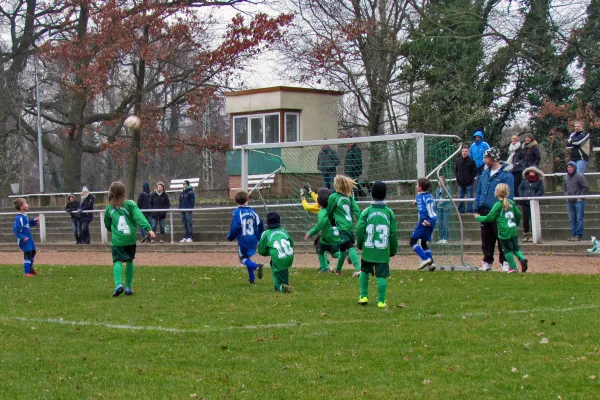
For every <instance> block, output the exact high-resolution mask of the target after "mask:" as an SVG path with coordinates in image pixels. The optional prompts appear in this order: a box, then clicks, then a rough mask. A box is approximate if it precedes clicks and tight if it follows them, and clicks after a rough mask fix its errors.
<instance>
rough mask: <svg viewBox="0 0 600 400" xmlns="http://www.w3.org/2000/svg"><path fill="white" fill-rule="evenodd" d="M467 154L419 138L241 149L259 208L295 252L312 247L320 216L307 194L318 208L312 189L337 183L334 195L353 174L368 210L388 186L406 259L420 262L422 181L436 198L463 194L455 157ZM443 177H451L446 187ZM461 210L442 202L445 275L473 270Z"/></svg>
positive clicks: (246, 184) (436, 243)
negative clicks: (341, 178)
mask: <svg viewBox="0 0 600 400" xmlns="http://www.w3.org/2000/svg"><path fill="white" fill-rule="evenodd" d="M460 149H461V141H460V139H459V138H458V137H457V136H454V135H436V134H420V133H414V134H402V135H385V136H379V137H360V138H349V139H333V140H318V141H309V142H295V143H278V144H258V145H246V146H242V148H241V171H242V175H241V182H242V187H243V188H246V189H247V190H248V191H250V192H251V193H250V195H251V198H252V199H253V200H252V206H253V207H254V208H255V209H257V211H259V212H261V214H262V213H263V212H264V214H263V215H264V216H266V213H267V212H270V211H277V212H278V213H279V214H280V215H281V223H282V226H283V227H285V229H286V230H287V231H288V232H289V233H290V234H291V235H292V237H293V238H294V239H295V241H296V247H303V246H304V247H305V249H306V250H309V251H310V250H311V249H310V247H312V241H310V242H307V241H304V235H305V234H306V232H308V231H309V230H310V229H311V228H312V227H313V226H314V225H315V224H316V222H317V216H316V214H314V213H310V212H307V211H305V210H304V209H303V207H302V204H301V198H300V194H301V189H302V190H303V191H304V192H305V196H306V200H307V202H308V203H311V204H312V203H315V201H314V200H313V199H312V198H311V196H310V195H309V194H308V193H307V192H308V191H307V189H308V188H310V189H312V190H313V191H314V192H316V191H317V190H318V189H319V188H321V187H324V186H326V185H327V184H329V183H330V184H331V189H332V190H333V177H334V176H335V175H336V174H343V175H346V176H349V177H351V178H353V179H355V180H356V181H357V182H358V186H357V189H356V191H355V192H354V196H355V199H356V200H357V202H358V205H359V207H360V208H361V210H362V209H365V208H366V207H367V206H368V205H369V203H370V202H371V195H370V188H371V185H372V184H373V183H374V182H375V181H378V180H380V181H383V182H385V183H386V185H387V198H386V202H387V204H388V206H389V207H390V208H391V209H392V210H393V211H394V213H395V215H396V219H397V221H398V240H399V254H400V255H404V258H407V257H406V255H409V254H410V255H411V256H412V257H413V258H410V260H412V261H414V262H415V263H416V262H417V258H416V257H415V256H414V253H412V249H411V248H410V246H409V245H408V242H409V240H410V235H411V233H412V231H413V229H414V227H415V225H416V222H417V219H418V215H417V211H416V209H415V207H414V206H413V201H414V199H415V196H416V181H417V178H419V177H427V178H429V179H430V180H431V181H432V182H431V183H432V186H431V189H430V192H431V193H432V195H434V197H437V198H438V199H441V200H443V199H448V198H450V197H452V194H455V193H456V190H455V184H454V182H453V178H454V174H453V166H454V157H456V155H457V154H459V153H460ZM440 177H444V178H446V179H447V182H446V185H444V184H443V183H441V182H440ZM453 186H454V189H453ZM438 189H439V190H438ZM436 193H437V196H436ZM456 205H457V204H454V203H453V202H452V201H448V200H446V201H436V210H435V211H436V213H437V214H438V223H437V226H436V228H435V231H434V235H433V240H432V242H431V244H430V247H431V248H432V250H433V254H434V261H435V264H436V266H437V267H438V268H437V269H438V270H440V269H441V270H444V269H448V268H453V269H458V270H464V269H471V267H467V266H466V265H465V264H464V260H463V250H462V242H463V233H464V229H463V226H462V221H461V219H460V215H459V214H458V212H457V208H456ZM261 209H262V210H261ZM355 224H356V221H355ZM312 250H313V251H314V249H312Z"/></svg>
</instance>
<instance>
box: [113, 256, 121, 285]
mask: <svg viewBox="0 0 600 400" xmlns="http://www.w3.org/2000/svg"><path fill="white" fill-rule="evenodd" d="M113 275H114V277H115V287H117V286H119V285H120V284H122V283H123V263H122V262H121V261H116V262H115V263H114V264H113Z"/></svg>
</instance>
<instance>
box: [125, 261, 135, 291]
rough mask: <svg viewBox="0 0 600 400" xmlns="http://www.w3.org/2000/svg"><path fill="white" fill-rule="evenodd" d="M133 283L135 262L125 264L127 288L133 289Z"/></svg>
mask: <svg viewBox="0 0 600 400" xmlns="http://www.w3.org/2000/svg"><path fill="white" fill-rule="evenodd" d="M132 283H133V260H129V261H126V262H125V287H128V288H130V289H131V284H132Z"/></svg>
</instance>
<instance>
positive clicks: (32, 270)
mask: <svg viewBox="0 0 600 400" xmlns="http://www.w3.org/2000/svg"><path fill="white" fill-rule="evenodd" d="M29 273H30V274H31V275H37V274H38V272H37V271H36V270H35V269H33V267H32V268H31V269H30V270H29Z"/></svg>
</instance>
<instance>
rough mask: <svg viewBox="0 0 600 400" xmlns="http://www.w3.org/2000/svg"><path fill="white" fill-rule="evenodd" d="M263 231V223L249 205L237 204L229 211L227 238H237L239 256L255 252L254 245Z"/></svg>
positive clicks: (250, 254) (231, 239) (251, 254)
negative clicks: (236, 206) (229, 219)
mask: <svg viewBox="0 0 600 400" xmlns="http://www.w3.org/2000/svg"><path fill="white" fill-rule="evenodd" d="M263 231H264V227H263V223H262V221H261V219H260V217H259V216H258V214H257V213H256V211H254V210H253V209H252V208H251V207H249V206H239V207H238V208H236V209H235V210H233V212H232V213H231V227H230V228H229V234H228V235H227V240H229V241H230V242H231V241H233V240H235V239H237V241H238V250H239V255H240V257H242V256H248V257H249V256H253V255H254V254H256V245H257V244H258V240H259V239H260V235H262V233H263Z"/></svg>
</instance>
